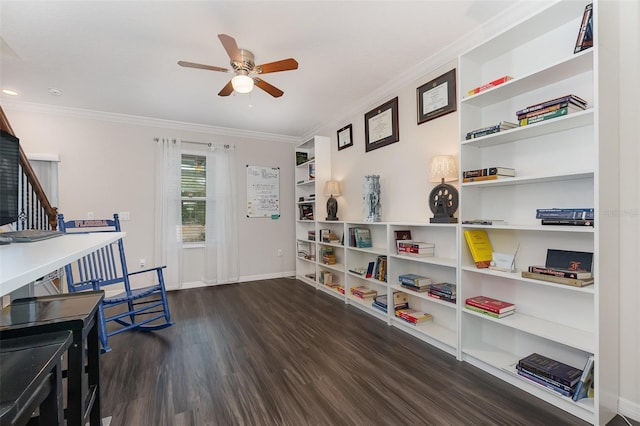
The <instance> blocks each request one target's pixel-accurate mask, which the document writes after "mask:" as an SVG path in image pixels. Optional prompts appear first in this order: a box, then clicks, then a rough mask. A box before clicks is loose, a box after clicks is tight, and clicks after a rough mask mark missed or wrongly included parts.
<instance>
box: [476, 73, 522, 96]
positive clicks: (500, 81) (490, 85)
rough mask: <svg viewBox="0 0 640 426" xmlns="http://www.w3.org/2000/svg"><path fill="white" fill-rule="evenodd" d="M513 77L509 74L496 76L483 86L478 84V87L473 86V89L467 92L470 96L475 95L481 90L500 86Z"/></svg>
mask: <svg viewBox="0 0 640 426" xmlns="http://www.w3.org/2000/svg"><path fill="white" fill-rule="evenodd" d="M512 78H513V77H511V76H508V75H505V76H502V77H500V78H496V79H495V80H493V81H490V82H489V83H486V84H483V85H481V86H478V87H476V88H473V89H471V90H469V91H468V92H467V95H468V96H473V95H475V94H478V93H480V92H484V91H485V90H489V89H492V88H494V87H496V86H499V85H501V84H503V83H506V82H507V81H509V80H511V79H512Z"/></svg>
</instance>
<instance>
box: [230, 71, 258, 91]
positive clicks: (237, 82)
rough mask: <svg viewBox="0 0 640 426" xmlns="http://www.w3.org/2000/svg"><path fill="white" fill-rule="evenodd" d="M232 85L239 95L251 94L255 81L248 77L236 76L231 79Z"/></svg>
mask: <svg viewBox="0 0 640 426" xmlns="http://www.w3.org/2000/svg"><path fill="white" fill-rule="evenodd" d="M231 85H232V86H233V90H235V91H236V92H238V93H249V92H250V91H252V90H253V79H252V78H251V77H249V76H248V75H242V74H240V75H236V76H235V77H233V78H232V79H231Z"/></svg>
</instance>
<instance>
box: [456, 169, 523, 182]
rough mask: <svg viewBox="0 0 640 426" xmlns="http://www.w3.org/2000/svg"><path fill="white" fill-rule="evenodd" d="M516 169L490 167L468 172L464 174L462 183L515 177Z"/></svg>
mask: <svg viewBox="0 0 640 426" xmlns="http://www.w3.org/2000/svg"><path fill="white" fill-rule="evenodd" d="M515 175H516V169H512V168H510V167H488V168H486V169H475V170H466V171H464V172H462V182H465V183H466V182H479V181H483V180H495V179H503V178H506V177H514V176H515Z"/></svg>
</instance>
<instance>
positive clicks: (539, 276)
mask: <svg viewBox="0 0 640 426" xmlns="http://www.w3.org/2000/svg"><path fill="white" fill-rule="evenodd" d="M522 277H523V278H531V279H533V280H540V281H547V282H550V283H556V284H564V285H570V286H573V287H586V286H590V285H593V283H594V279H593V278H591V279H584V280H578V279H573V278H563V277H556V276H553V275H545V274H537V273H535V272H529V271H522Z"/></svg>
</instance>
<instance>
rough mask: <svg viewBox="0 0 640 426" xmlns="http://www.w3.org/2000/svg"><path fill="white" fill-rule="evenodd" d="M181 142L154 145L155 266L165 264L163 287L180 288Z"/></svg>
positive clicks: (167, 139) (161, 142)
mask: <svg viewBox="0 0 640 426" xmlns="http://www.w3.org/2000/svg"><path fill="white" fill-rule="evenodd" d="M181 164H182V153H181V141H180V140H179V139H169V138H161V139H159V140H158V142H157V143H156V226H155V228H156V229H155V237H156V239H155V242H156V247H155V258H156V263H158V264H161V265H166V266H167V268H166V269H165V271H164V278H165V287H166V288H167V289H168V290H170V289H178V288H180V287H182V210H181V208H180V206H181V204H180V203H181V202H180V196H181V194H180V188H181V180H180V173H181V169H180V168H181Z"/></svg>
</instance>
